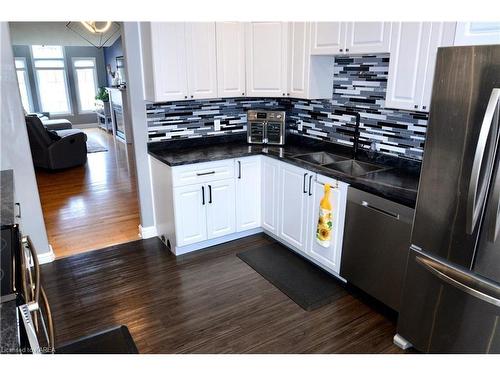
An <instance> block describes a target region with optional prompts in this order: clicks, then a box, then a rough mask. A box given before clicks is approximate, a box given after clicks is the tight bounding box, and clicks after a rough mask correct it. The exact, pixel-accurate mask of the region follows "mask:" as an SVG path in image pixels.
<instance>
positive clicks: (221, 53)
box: [216, 22, 246, 98]
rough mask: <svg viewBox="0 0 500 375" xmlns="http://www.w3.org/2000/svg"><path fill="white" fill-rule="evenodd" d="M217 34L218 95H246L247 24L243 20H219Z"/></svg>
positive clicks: (222, 96) (221, 96)
mask: <svg viewBox="0 0 500 375" xmlns="http://www.w3.org/2000/svg"><path fill="white" fill-rule="evenodd" d="M216 35H217V86H218V96H219V97H220V98H225V97H236V96H244V95H245V92H246V89H245V25H244V23H242V22H217V23H216Z"/></svg>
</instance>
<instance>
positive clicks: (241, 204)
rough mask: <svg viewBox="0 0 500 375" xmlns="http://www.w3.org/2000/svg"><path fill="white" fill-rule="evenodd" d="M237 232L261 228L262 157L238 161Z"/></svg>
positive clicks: (236, 178)
mask: <svg viewBox="0 0 500 375" xmlns="http://www.w3.org/2000/svg"><path fill="white" fill-rule="evenodd" d="M235 169H236V170H235V184H236V231H237V232H242V231H245V230H249V229H254V228H258V227H260V218H261V206H260V199H261V156H260V155H258V156H250V157H246V158H241V159H236V162H235Z"/></svg>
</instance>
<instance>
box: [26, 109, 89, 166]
mask: <svg viewBox="0 0 500 375" xmlns="http://www.w3.org/2000/svg"><path fill="white" fill-rule="evenodd" d="M26 126H27V129H28V138H29V142H30V148H31V155H32V156H33V163H34V165H35V167H40V168H46V169H51V170H57V169H64V168H70V167H75V166H78V165H83V164H85V163H86V162H87V143H86V142H87V135H86V134H85V133H84V132H82V131H81V130H78V129H68V130H60V131H57V132H56V131H51V130H48V129H46V128H45V127H44V126H43V124H42V121H41V120H40V119H39V118H38V116H26Z"/></svg>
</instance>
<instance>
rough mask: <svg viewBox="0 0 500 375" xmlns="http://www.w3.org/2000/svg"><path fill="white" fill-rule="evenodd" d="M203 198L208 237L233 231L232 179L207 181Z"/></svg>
mask: <svg viewBox="0 0 500 375" xmlns="http://www.w3.org/2000/svg"><path fill="white" fill-rule="evenodd" d="M205 198H206V199H207V237H208V239H211V238H216V237H221V236H225V235H228V234H231V233H234V232H235V230H236V209H235V189H234V179H232V178H231V179H227V180H221V181H214V182H210V183H208V184H207V185H206V195H205Z"/></svg>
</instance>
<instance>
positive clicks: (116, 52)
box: [103, 37, 123, 86]
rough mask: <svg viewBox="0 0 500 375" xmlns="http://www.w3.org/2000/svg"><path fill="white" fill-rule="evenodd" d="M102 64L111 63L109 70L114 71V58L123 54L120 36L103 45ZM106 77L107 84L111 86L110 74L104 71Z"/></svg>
mask: <svg viewBox="0 0 500 375" xmlns="http://www.w3.org/2000/svg"><path fill="white" fill-rule="evenodd" d="M103 50H104V64H105V65H106V66H107V65H108V64H109V65H111V70H112V71H116V58H117V57H119V56H123V48H122V37H119V38H118V39H116V41H115V42H114V43H113V44H112V45H111V46H109V47H104V48H103ZM106 79H107V82H108V86H111V80H112V78H111V76H110V75H109V74H107V73H106Z"/></svg>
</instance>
